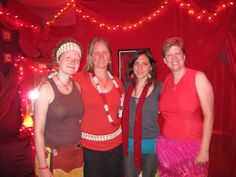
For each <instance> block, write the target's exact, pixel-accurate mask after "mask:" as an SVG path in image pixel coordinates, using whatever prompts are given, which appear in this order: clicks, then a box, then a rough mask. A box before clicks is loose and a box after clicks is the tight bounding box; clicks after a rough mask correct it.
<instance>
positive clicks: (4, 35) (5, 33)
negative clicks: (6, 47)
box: [2, 30, 12, 42]
mask: <svg viewBox="0 0 236 177" xmlns="http://www.w3.org/2000/svg"><path fill="white" fill-rule="evenodd" d="M2 40H3V41H6V42H10V41H11V40H12V38H11V31H9V30H2Z"/></svg>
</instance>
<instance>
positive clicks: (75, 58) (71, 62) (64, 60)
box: [58, 50, 81, 75]
mask: <svg viewBox="0 0 236 177" xmlns="http://www.w3.org/2000/svg"><path fill="white" fill-rule="evenodd" d="M80 60H81V56H80V53H79V52H78V51H73V50H68V51H66V52H64V53H62V54H61V56H60V58H59V60H58V67H59V70H61V71H62V72H63V73H65V74H67V75H73V74H76V73H77V71H78V69H79V66H80Z"/></svg>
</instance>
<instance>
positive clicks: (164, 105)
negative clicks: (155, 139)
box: [159, 68, 203, 140]
mask: <svg viewBox="0 0 236 177" xmlns="http://www.w3.org/2000/svg"><path fill="white" fill-rule="evenodd" d="M196 73H197V71H196V70H192V69H189V68H188V69H187V70H186V72H185V74H184V76H183V77H182V78H181V80H180V81H179V82H178V84H175V83H174V81H173V76H172V74H169V75H168V76H167V78H166V80H165V82H164V86H163V90H162V93H161V97H160V101H159V109H160V112H161V114H162V117H163V126H162V129H161V135H162V136H164V137H166V138H169V139H175V140H193V139H201V137H202V126H203V114H202V109H201V105H200V101H199V98H198V94H197V90H196V87H195V76H196Z"/></svg>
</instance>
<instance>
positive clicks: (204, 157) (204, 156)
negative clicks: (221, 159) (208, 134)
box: [195, 150, 209, 165]
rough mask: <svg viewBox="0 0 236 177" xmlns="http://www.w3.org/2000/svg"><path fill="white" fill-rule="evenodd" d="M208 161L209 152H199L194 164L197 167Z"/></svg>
mask: <svg viewBox="0 0 236 177" xmlns="http://www.w3.org/2000/svg"><path fill="white" fill-rule="evenodd" d="M208 161H209V151H206V150H200V151H199V152H198V154H197V156H196V159H195V163H196V164H197V165H202V164H204V163H207V162H208Z"/></svg>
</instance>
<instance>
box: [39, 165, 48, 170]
mask: <svg viewBox="0 0 236 177" xmlns="http://www.w3.org/2000/svg"><path fill="white" fill-rule="evenodd" d="M47 168H48V166H47V165H46V166H45V167H39V169H40V170H44V169H47Z"/></svg>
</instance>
